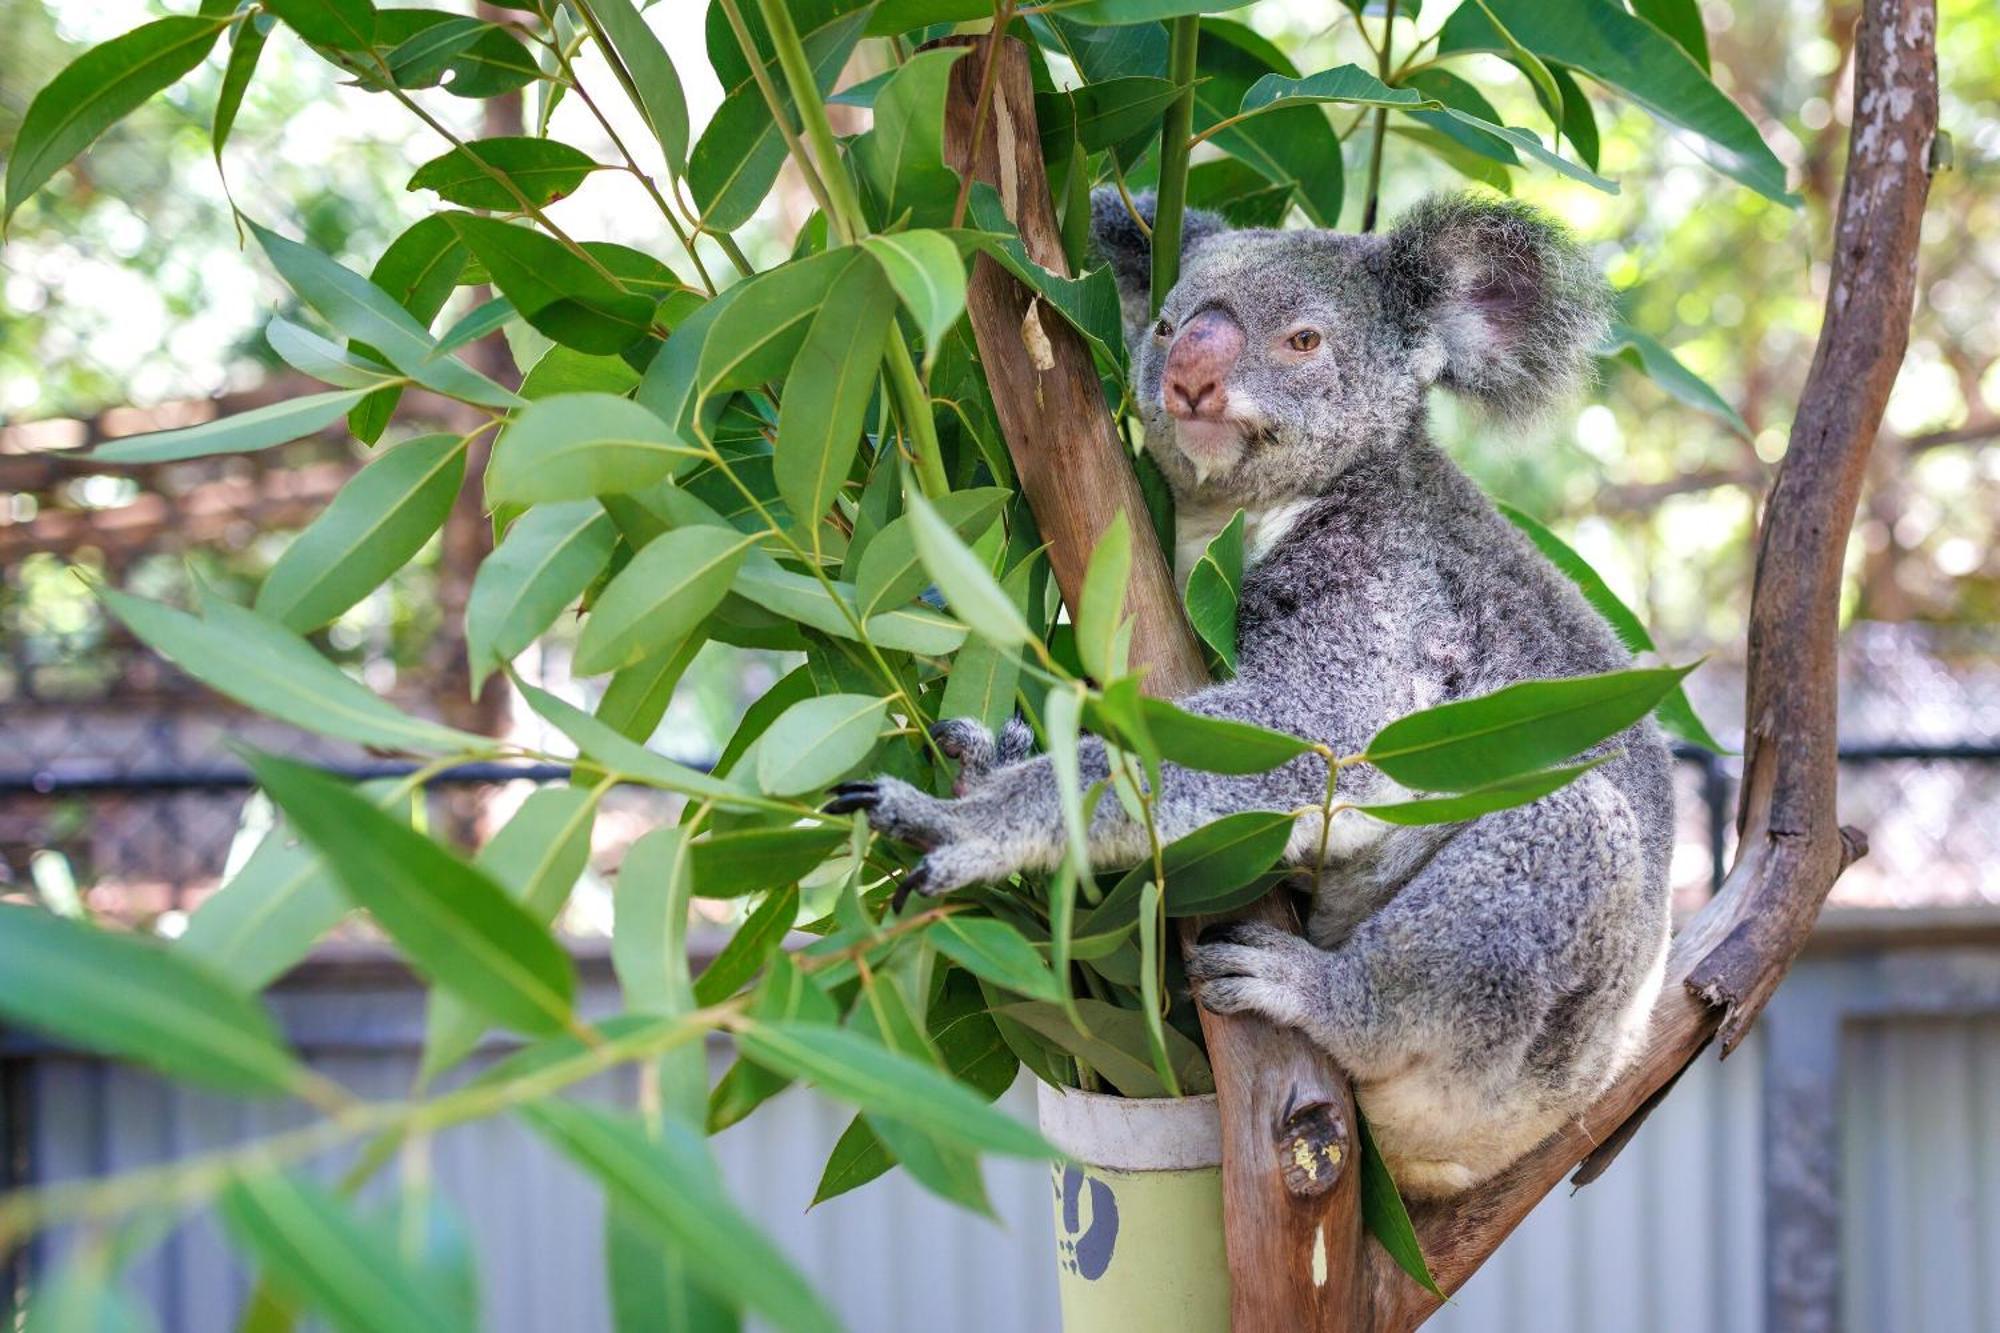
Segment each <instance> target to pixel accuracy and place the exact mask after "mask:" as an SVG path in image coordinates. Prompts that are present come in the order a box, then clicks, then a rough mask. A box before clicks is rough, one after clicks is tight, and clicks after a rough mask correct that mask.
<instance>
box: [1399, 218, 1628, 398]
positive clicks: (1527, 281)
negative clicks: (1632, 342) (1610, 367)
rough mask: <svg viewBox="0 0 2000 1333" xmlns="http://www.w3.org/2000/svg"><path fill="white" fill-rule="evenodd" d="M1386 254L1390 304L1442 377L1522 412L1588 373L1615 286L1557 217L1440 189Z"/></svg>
mask: <svg viewBox="0 0 2000 1333" xmlns="http://www.w3.org/2000/svg"><path fill="white" fill-rule="evenodd" d="M1385 253H1386V256H1387V264H1388V279H1389V286H1390V291H1391V301H1392V304H1393V305H1394V306H1396V307H1399V308H1400V312H1401V314H1402V315H1403V317H1404V318H1405V320H1407V322H1408V323H1409V324H1410V326H1411V327H1412V329H1413V330H1414V331H1415V332H1417V333H1418V334H1419V335H1420V337H1421V338H1422V342H1423V343H1424V344H1428V351H1429V357H1430V359H1431V360H1432V361H1433V364H1434V368H1435V377H1436V379H1437V381H1438V382H1439V383H1442V384H1443V385H1445V387H1447V388H1449V389H1452V390H1455V391H1456V392H1458V393H1462V394H1464V395H1466V396H1467V397H1469V398H1471V399H1473V400H1474V401H1476V402H1478V403H1480V404H1481V405H1482V406H1484V407H1485V408H1486V409H1487V410H1488V411H1490V412H1492V413H1493V414H1494V415H1496V416H1498V417H1500V418H1502V419H1503V420H1506V421H1510V422H1521V421H1525V420H1528V419H1530V418H1532V417H1534V416H1536V415H1537V414H1538V413H1540V412H1543V411H1545V410H1547V409H1548V408H1550V407H1552V406H1554V405H1556V404H1558V403H1561V402H1563V401H1565V400H1567V399H1569V398H1571V397H1573V396H1574V395H1575V394H1576V393H1578V392H1579V391H1580V390H1581V389H1582V388H1583V387H1584V385H1585V384H1586V383H1588V382H1589V379H1590V376H1591V372H1592V368H1593V365H1594V356H1595V353H1596V350H1597V348H1598V347H1599V346H1600V345H1601V344H1602V343H1603V341H1604V338H1605V335H1606V333H1607V332H1608V331H1609V329H1610V308H1611V293H1610V289H1609V288H1608V287H1607V286H1606V284H1605V282H1604V279H1603V277H1602V275H1600V274H1599V273H1598V271H1597V269H1596V266H1595V265H1593V264H1592V263H1591V262H1590V259H1589V257H1588V256H1587V255H1586V254H1584V252H1583V250H1582V248H1581V247H1580V246H1578V245H1577V243H1576V241H1575V240H1574V239H1573V238H1572V237H1571V236H1570V234H1569V232H1568V230H1567V229H1565V228H1564V227H1563V226H1562V224H1561V223H1559V222H1556V221H1555V220H1554V219H1552V218H1550V217H1549V216H1548V215H1546V214H1544V213H1542V212H1539V211H1538V210H1536V209H1533V208H1530V207H1529V206H1528V205H1526V204H1521V203H1517V202H1515V201H1513V200H1510V199H1499V198H1488V197H1480V196H1477V195H1455V196H1437V197H1433V198H1431V199H1427V200H1425V201H1424V202H1423V203H1421V204H1419V205H1417V207H1415V208H1414V209H1412V210H1411V211H1410V212H1409V214H1408V215H1407V216H1405V217H1404V218H1403V219H1402V221H1401V222H1399V223H1398V224H1397V225H1396V229H1395V230H1394V231H1392V232H1391V233H1390V234H1389V236H1388V237H1387V246H1386V251H1385Z"/></svg>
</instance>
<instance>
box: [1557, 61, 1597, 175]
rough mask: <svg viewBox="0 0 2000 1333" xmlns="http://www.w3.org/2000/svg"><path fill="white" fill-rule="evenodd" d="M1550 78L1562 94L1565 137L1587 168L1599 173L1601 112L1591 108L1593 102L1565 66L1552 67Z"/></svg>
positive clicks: (1563, 131) (1563, 132) (1563, 133)
mask: <svg viewBox="0 0 2000 1333" xmlns="http://www.w3.org/2000/svg"><path fill="white" fill-rule="evenodd" d="M1549 77H1551V78H1553V79H1554V80H1555V81H1556V87H1557V89H1558V90H1560V91H1561V93H1562V136H1563V137H1564V138H1565V139H1568V140H1569V142H1570V146H1571V147H1572V148H1574V149H1576V155H1577V156H1578V157H1579V158H1581V159H1582V160H1583V164H1584V165H1585V166H1587V167H1589V168H1590V169H1591V170H1592V171H1595V170H1597V163H1598V150H1599V147H1600V144H1599V142H1598V137H1597V112H1596V111H1594V110H1593V109H1592V108H1591V105H1590V98H1589V97H1588V96H1587V95H1586V94H1585V93H1584V91H1583V89H1582V88H1580V87H1578V86H1577V82H1576V79H1575V78H1574V77H1573V76H1572V75H1571V74H1570V72H1569V70H1567V69H1565V68H1564V67H1563V66H1561V65H1551V66H1549Z"/></svg>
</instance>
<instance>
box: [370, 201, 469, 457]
mask: <svg viewBox="0 0 2000 1333" xmlns="http://www.w3.org/2000/svg"><path fill="white" fill-rule="evenodd" d="M466 258H467V255H466V249H465V243H464V242H463V241H460V240H459V239H458V233H457V232H455V231H453V230H452V229H451V223H449V222H447V221H446V220H445V218H444V216H443V215H442V214H438V213H433V214H430V215H429V216H427V217H423V218H419V219H418V220H417V221H416V222H413V223H411V224H410V225H409V226H408V227H406V228H404V230H403V232H402V234H400V235H399V236H397V237H396V239H395V240H393V241H391V242H389V248H388V249H386V250H384V251H383V252H382V257H381V258H380V259H377V260H376V261H375V267H374V268H372V269H370V270H369V271H368V280H369V281H370V282H371V283H373V284H374V285H375V286H376V287H379V288H380V289H381V290H383V291H385V292H387V293H388V294H389V296H390V299H392V300H394V301H395V302H396V304H398V305H400V306H402V307H403V309H404V310H406V311H408V312H409V313H410V315H411V316H412V317H413V318H414V319H415V320H416V321H417V323H418V325H419V327H420V328H423V329H428V328H429V327H430V323H431V321H432V320H434V319H436V318H437V316H438V312H439V311H440V310H442V309H444V303H445V302H446V301H447V300H449V299H450V298H451V294H452V292H454V291H456V290H457V289H458V279H459V275H460V274H462V273H464V272H465V261H466ZM353 350H354V351H356V352H366V353H368V354H370V355H374V354H375V352H374V349H373V348H371V347H368V345H367V344H366V343H365V342H362V343H357V344H353ZM440 350H443V349H442V345H440ZM402 395H403V389H402V386H401V385H392V386H390V387H388V388H385V389H379V390H377V391H376V392H374V393H372V394H370V395H368V397H367V398H365V399H363V400H362V402H361V404H360V405H359V406H357V407H356V408H355V409H354V410H353V411H352V412H349V413H348V414H347V428H348V429H349V430H351V431H353V432H354V435H355V438H357V439H360V440H365V441H367V442H368V443H369V444H373V443H375V442H376V441H377V440H379V439H381V438H382V432H383V431H384V430H386V429H387V428H388V425H389V419H390V417H392V416H394V415H395V411H396V404H397V402H398V401H400V400H401V398H402Z"/></svg>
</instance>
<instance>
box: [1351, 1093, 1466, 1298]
mask: <svg viewBox="0 0 2000 1333" xmlns="http://www.w3.org/2000/svg"><path fill="white" fill-rule="evenodd" d="M1354 1123H1355V1125H1356V1127H1357V1128H1359V1129H1360V1131H1361V1220H1362V1222H1363V1223H1364V1224H1366V1225H1367V1227H1368V1234H1369V1235H1371V1236H1373V1237H1375V1239H1376V1240H1379V1241H1381V1242H1382V1248H1383V1249H1385V1250H1387V1251H1388V1252H1389V1257H1390V1258H1391V1259H1394V1260H1395V1261H1396V1267H1398V1268H1400V1269H1402V1270H1403V1271H1404V1272H1405V1273H1408V1274H1409V1275H1410V1277H1411V1278H1412V1279H1414V1280H1415V1281H1416V1283H1417V1285H1418V1286H1420V1287H1422V1288H1423V1289H1424V1290H1426V1291H1428V1292H1430V1293H1431V1294H1432V1295H1433V1296H1436V1297H1437V1298H1438V1299H1439V1300H1443V1299H1445V1295H1444V1292H1443V1291H1442V1290H1440V1289H1439V1287H1438V1284H1437V1279H1436V1278H1434V1277H1432V1276H1431V1269H1430V1265H1429V1264H1427V1263H1425V1262H1424V1251H1423V1247H1422V1246H1421V1245H1419V1244H1418V1243H1417V1229H1416V1228H1415V1227H1414V1226H1411V1225H1410V1212H1409V1209H1407V1208H1405V1207H1404V1206H1403V1193H1402V1191H1401V1190H1399V1189H1397V1188H1396V1178H1395V1177H1394V1176H1392V1175H1390V1174H1389V1164H1388V1163H1387V1162H1385V1161H1383V1160H1382V1150H1381V1149H1380V1148H1378V1147H1376V1146H1375V1136H1374V1134H1372V1133H1370V1132H1369V1129H1368V1122H1367V1121H1366V1120H1365V1119H1363V1118H1362V1116H1361V1114H1360V1112H1358V1111H1357V1112H1356V1113H1355V1116H1354Z"/></svg>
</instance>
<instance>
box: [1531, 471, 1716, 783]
mask: <svg viewBox="0 0 2000 1333" xmlns="http://www.w3.org/2000/svg"><path fill="white" fill-rule="evenodd" d="M1494 507H1495V508H1497V509H1498V510H1499V511H1500V512H1501V513H1502V514H1504V515H1505V516H1506V518H1507V521H1508V522H1510V523H1512V524H1513V525H1514V526H1515V527H1517V528H1519V529H1520V530H1521V531H1523V532H1525V533H1527V534H1528V540H1529V541H1531V542H1533V543H1534V544H1535V549H1536V550H1538V551H1540V552H1541V553H1542V554H1543V555H1545V556H1547V557H1548V558H1549V562H1550V563H1551V564H1553V565H1554V566H1555V567H1556V568H1557V569H1560V570H1561V571H1562V572H1563V573H1565V574H1567V575H1569V577H1570V580H1571V582H1573V583H1575V584H1576V586H1577V589H1578V591H1580V592H1582V593H1583V597H1584V600H1585V601H1587V602H1589V603H1590V604H1591V606H1593V607H1594V608H1596V610H1597V614H1598V615H1600V616H1603V617H1604V618H1605V620H1607V621H1608V622H1610V625H1611V632H1612V633H1614V634H1616V635H1617V636H1618V642H1620V643H1622V644H1624V645H1625V649H1626V651H1627V652H1631V653H1635V654H1636V653H1650V652H1655V651H1657V650H1656V649H1655V647H1654V645H1653V636H1652V635H1650V634H1648V633H1647V632H1646V626H1645V625H1644V624H1643V623H1642V622H1641V621H1640V619H1639V617H1638V616H1637V615H1635V614H1634V613H1633V611H1632V608H1631V607H1629V606H1627V605H1625V603H1624V602H1622V601H1620V600H1619V597H1618V594H1617V593H1615V592H1613V591H1611V585H1610V584H1608V583H1606V582H1605V581H1604V578H1603V576H1602V575H1600V574H1599V573H1598V572H1597V571H1596V570H1594V569H1592V568H1591V567H1590V562H1589V561H1587V560H1585V559H1584V558H1583V556H1582V555H1581V554H1579V553H1578V552H1577V550H1576V549H1575V548H1574V547H1572V546H1571V545H1570V544H1569V543H1568V542H1565V541H1564V540H1563V539H1562V538H1560V537H1558V536H1556V535H1555V533H1553V532H1551V531H1549V530H1548V529H1547V528H1546V527H1544V526H1542V525H1541V524H1540V523H1537V522H1536V521H1535V520H1534V519H1532V518H1530V517H1528V516H1527V515H1526V514H1524V513H1522V512H1521V511H1520V510H1518V509H1516V508H1514V507H1513V506H1512V505H1506V504H1497V503H1496V504H1495V506H1494ZM1655 713H1656V715H1657V716H1658V718H1659V720H1660V725H1661V726H1662V727H1664V728H1666V729H1667V731H1669V732H1671V733H1672V734H1673V735H1675V736H1678V737H1680V738H1681V739H1682V740H1684V741H1686V742H1687V743H1688V744H1690V745H1699V746H1701V747H1702V748H1703V749H1705V750H1711V751H1713V752H1714V753H1716V754H1728V753H1730V751H1729V750H1728V749H1727V748H1726V747H1724V746H1723V744H1722V742H1720V741H1718V740H1716V739H1715V737H1714V736H1713V735H1711V734H1710V733H1709V730H1708V728H1707V727H1706V726H1704V725H1703V724H1702V721H1701V719H1700V718H1699V717H1697V716H1696V715H1695V711H1694V705H1693V704H1691V703H1689V702H1688V697H1687V691H1686V690H1685V689H1684V688H1682V687H1681V686H1679V685H1676V686H1674V687H1673V689H1671V690H1669V691H1668V692H1667V696H1666V698H1664V699H1662V700H1660V706H1659V708H1658V709H1656V710H1655Z"/></svg>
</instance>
